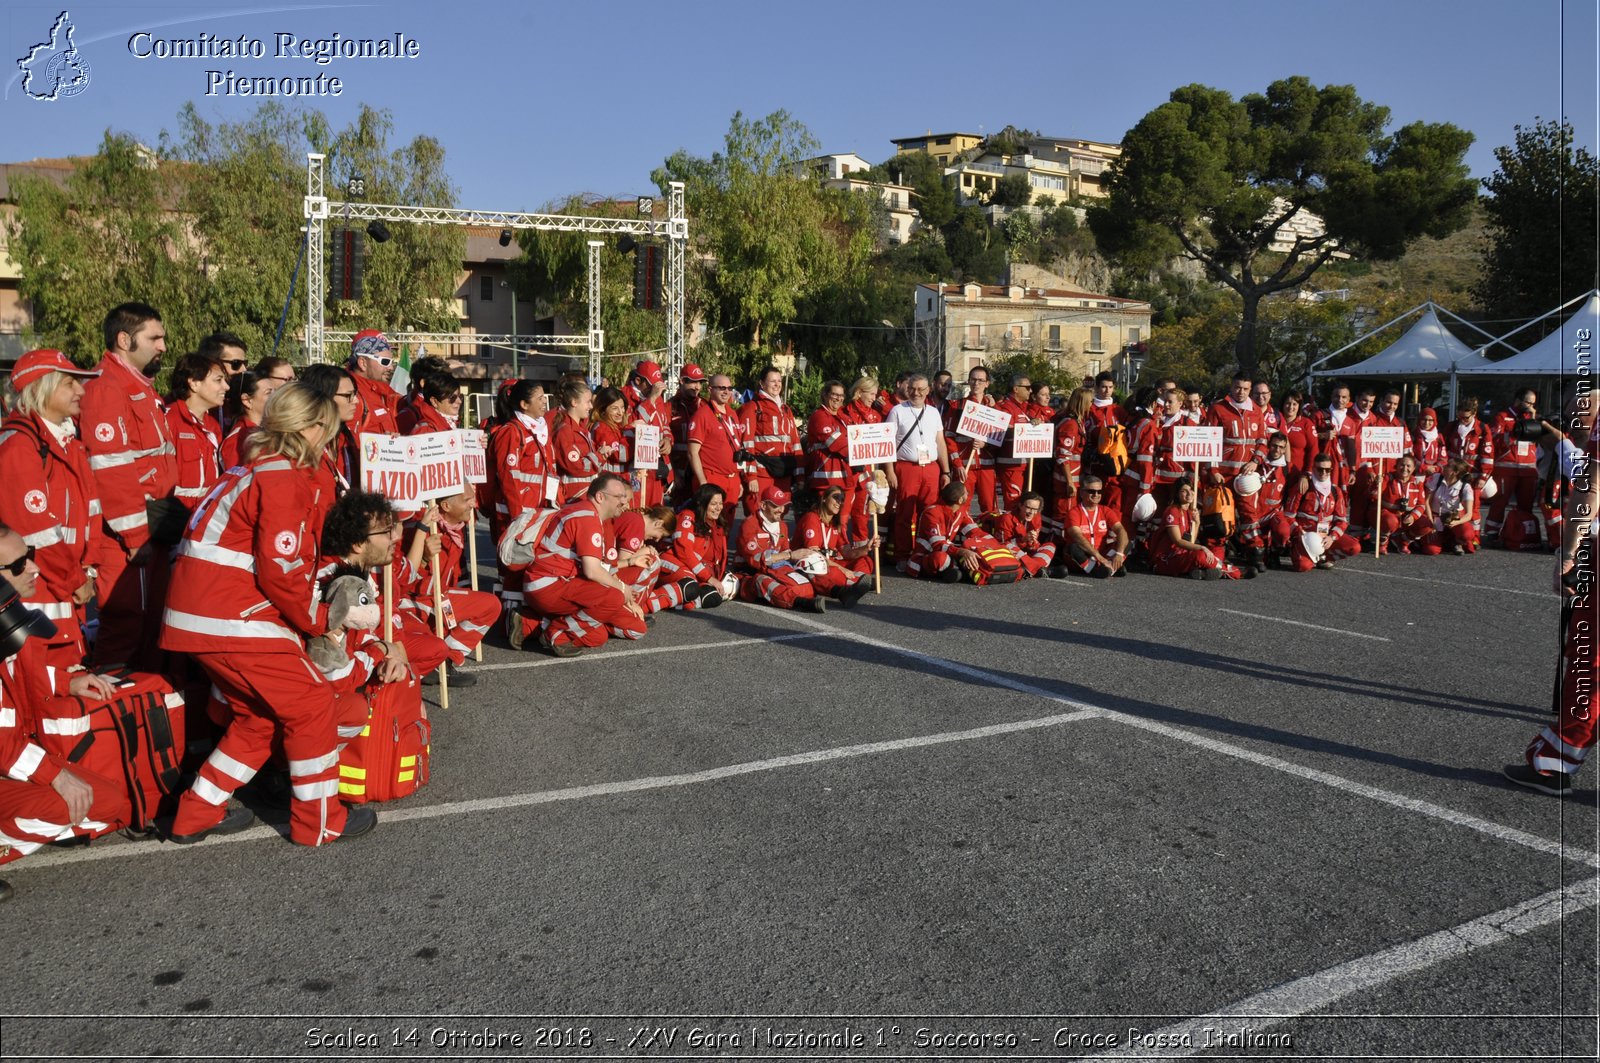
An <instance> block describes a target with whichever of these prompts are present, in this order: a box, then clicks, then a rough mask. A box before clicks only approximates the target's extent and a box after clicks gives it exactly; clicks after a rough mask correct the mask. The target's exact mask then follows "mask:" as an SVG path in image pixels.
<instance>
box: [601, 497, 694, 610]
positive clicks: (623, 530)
mask: <svg viewBox="0 0 1600 1063" xmlns="http://www.w3.org/2000/svg"><path fill="white" fill-rule="evenodd" d="M673 518H674V514H673V512H672V507H671V506H650V507H647V508H645V509H630V510H628V511H627V512H626V513H624V514H622V516H620V517H618V518H617V519H616V520H615V521H613V522H612V523H611V524H609V525H607V527H606V546H607V550H608V552H609V555H610V559H609V560H608V562H607V563H608V564H609V565H611V567H612V568H614V569H615V570H616V573H617V578H618V579H620V580H621V581H622V582H624V583H626V584H627V585H628V586H630V587H632V588H633V595H634V601H636V602H638V603H639V606H640V608H641V609H643V610H644V614H645V617H646V622H647V623H648V622H649V618H650V617H653V616H654V615H655V614H656V613H659V612H662V611H663V610H666V609H683V608H688V606H687V605H686V604H685V603H686V601H687V600H688V597H687V596H688V592H690V591H695V592H696V593H697V594H698V593H702V592H701V590H700V587H699V584H697V583H695V582H694V581H693V580H687V579H680V580H677V581H673V580H670V579H665V578H664V577H665V575H666V570H665V568H664V567H663V565H662V563H661V561H662V558H661V546H662V545H663V544H664V543H665V542H666V539H667V533H668V529H669V528H671V527H672V523H673Z"/></svg>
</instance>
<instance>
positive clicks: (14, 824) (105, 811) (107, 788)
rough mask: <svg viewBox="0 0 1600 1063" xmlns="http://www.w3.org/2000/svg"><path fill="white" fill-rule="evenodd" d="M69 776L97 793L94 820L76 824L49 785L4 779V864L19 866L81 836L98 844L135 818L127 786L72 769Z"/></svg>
mask: <svg viewBox="0 0 1600 1063" xmlns="http://www.w3.org/2000/svg"><path fill="white" fill-rule="evenodd" d="M67 770H68V771H70V772H72V774H74V775H76V776H77V777H78V778H80V779H82V780H83V781H84V782H86V783H88V784H89V786H90V787H91V788H93V790H94V800H93V802H91V803H90V805H89V814H88V815H87V816H85V817H84V818H83V819H82V820H80V821H78V822H77V823H72V822H70V821H69V820H68V818H67V803H66V801H64V800H62V799H61V795H60V794H58V793H56V792H55V790H54V789H52V788H51V787H50V786H49V785H48V784H42V783H35V782H17V781H16V780H14V779H8V778H5V777H4V776H0V864H9V863H10V862H11V861H13V860H20V859H22V858H23V857H24V856H27V855H28V854H29V853H31V852H33V851H34V850H35V849H37V848H39V846H41V845H48V844H49V843H50V842H56V841H63V840H65V839H67V838H72V837H77V836H80V835H82V836H87V837H90V838H98V837H100V835H102V834H108V833H110V832H111V831H114V830H118V829H120V828H122V827H124V826H126V825H127V823H128V821H129V820H130V819H132V818H133V809H132V808H131V807H129V805H128V791H127V789H126V787H125V786H124V784H123V783H121V782H115V781H113V780H111V779H106V778H103V777H102V776H99V775H95V774H93V773H91V772H87V771H84V770H83V769H82V768H77V767H72V766H68V768H67ZM8 847H9V851H7V848H8Z"/></svg>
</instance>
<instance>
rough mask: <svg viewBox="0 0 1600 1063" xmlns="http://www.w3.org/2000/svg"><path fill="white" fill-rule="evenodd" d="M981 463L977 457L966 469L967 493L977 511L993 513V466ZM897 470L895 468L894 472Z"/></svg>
mask: <svg viewBox="0 0 1600 1063" xmlns="http://www.w3.org/2000/svg"><path fill="white" fill-rule="evenodd" d="M982 463H983V459H982V458H979V459H978V462H977V463H976V464H974V465H973V466H972V468H971V469H970V470H968V472H967V493H968V494H969V495H971V496H972V499H973V500H974V501H976V502H977V503H978V512H979V513H994V512H995V507H994V484H995V475H994V466H993V465H990V466H988V467H985V466H984V465H983V464H982ZM934 468H935V469H937V468H938V466H937V465H935V466H934ZM899 471H900V470H899V469H896V470H895V472H896V474H898V473H899Z"/></svg>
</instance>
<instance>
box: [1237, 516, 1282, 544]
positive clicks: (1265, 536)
mask: <svg viewBox="0 0 1600 1063" xmlns="http://www.w3.org/2000/svg"><path fill="white" fill-rule="evenodd" d="M1293 533H1294V521H1292V520H1290V519H1289V517H1288V515H1286V514H1285V513H1284V512H1283V510H1281V509H1275V510H1273V511H1272V512H1271V513H1268V514H1267V515H1266V516H1261V515H1260V514H1255V515H1253V516H1252V517H1251V519H1250V521H1249V523H1246V522H1245V519H1244V514H1243V513H1242V512H1241V513H1240V514H1239V530H1238V532H1237V533H1236V536H1237V538H1238V540H1239V545H1240V546H1244V547H1249V548H1252V549H1260V548H1262V547H1268V546H1270V547H1272V548H1273V549H1276V550H1281V549H1283V548H1284V547H1285V546H1288V545H1289V537H1290V536H1291V535H1292V534H1293Z"/></svg>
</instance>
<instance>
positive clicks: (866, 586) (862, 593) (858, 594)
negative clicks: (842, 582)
mask: <svg viewBox="0 0 1600 1063" xmlns="http://www.w3.org/2000/svg"><path fill="white" fill-rule="evenodd" d="M870 590H872V584H871V583H869V582H868V581H866V580H864V579H863V580H857V581H856V582H854V583H852V584H850V586H848V587H840V588H839V604H840V605H842V606H844V607H845V608H846V609H854V608H855V605H856V603H857V602H859V601H860V600H861V599H862V598H864V597H866V595H867V592H868V591H870Z"/></svg>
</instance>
